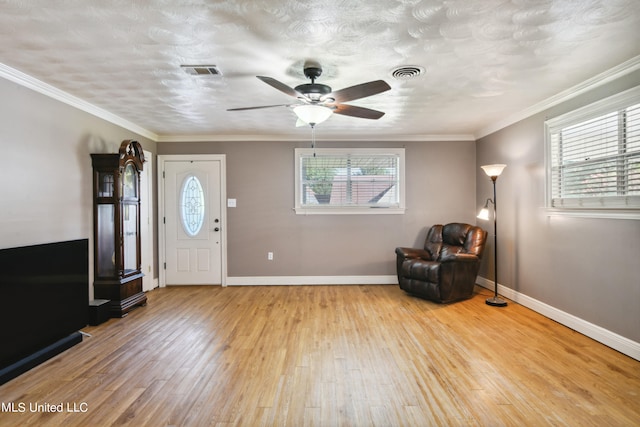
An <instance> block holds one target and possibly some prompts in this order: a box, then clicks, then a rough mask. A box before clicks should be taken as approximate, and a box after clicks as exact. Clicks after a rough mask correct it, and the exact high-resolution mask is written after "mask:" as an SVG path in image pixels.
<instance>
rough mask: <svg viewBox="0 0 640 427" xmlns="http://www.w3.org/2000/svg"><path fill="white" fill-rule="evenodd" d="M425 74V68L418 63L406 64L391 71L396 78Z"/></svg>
mask: <svg viewBox="0 0 640 427" xmlns="http://www.w3.org/2000/svg"><path fill="white" fill-rule="evenodd" d="M422 74H424V68H423V67H419V66H417V65H404V66H402V67H398V68H395V69H394V70H393V71H391V75H392V76H393V78H394V79H398V80H408V79H412V78H414V77H418V76H419V75H422Z"/></svg>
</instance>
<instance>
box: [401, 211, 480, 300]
mask: <svg viewBox="0 0 640 427" xmlns="http://www.w3.org/2000/svg"><path fill="white" fill-rule="evenodd" d="M486 241H487V232H486V231H484V230H483V229H482V228H480V227H476V226H473V225H469V224H461V223H451V224H446V225H439V224H438V225H434V226H433V227H431V229H430V230H429V232H428V233H427V238H426V240H425V242H424V249H414V248H396V256H397V272H398V283H399V285H400V288H401V289H403V290H404V291H405V292H407V293H410V294H414V295H417V296H420V297H423V298H426V299H429V300H433V301H436V302H439V303H449V302H454V301H458V300H462V299H466V298H470V297H471V296H472V295H473V287H474V286H475V283H476V276H477V275H478V270H479V269H480V259H481V258H482V252H483V251H484V246H485V243H486Z"/></svg>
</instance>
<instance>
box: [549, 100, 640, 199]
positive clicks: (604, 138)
mask: <svg viewBox="0 0 640 427" xmlns="http://www.w3.org/2000/svg"><path fill="white" fill-rule="evenodd" d="M546 128H547V153H548V156H547V157H548V163H549V166H548V167H547V173H548V190H549V191H548V198H549V200H548V203H549V206H550V207H553V208H567V209H638V208H640V90H639V88H635V89H632V90H630V91H626V92H623V93H622V94H619V95H616V96H613V97H610V98H607V99H605V100H603V101H600V102H598V103H596V104H593V105H590V106H588V107H585V108H583V109H580V110H577V111H575V112H572V113H568V114H566V115H564V116H561V117H558V118H555V119H552V120H549V121H548V122H547V123H546Z"/></svg>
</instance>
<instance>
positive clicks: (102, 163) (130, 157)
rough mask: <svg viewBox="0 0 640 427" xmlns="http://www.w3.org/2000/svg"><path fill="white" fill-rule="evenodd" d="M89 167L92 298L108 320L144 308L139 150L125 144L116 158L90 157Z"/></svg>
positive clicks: (136, 145)
mask: <svg viewBox="0 0 640 427" xmlns="http://www.w3.org/2000/svg"><path fill="white" fill-rule="evenodd" d="M91 162H92V165H93V195H94V196H93V223H94V231H93V242H94V251H93V256H94V282H93V289H94V297H95V298H96V299H107V300H109V301H110V307H109V311H110V315H111V317H123V316H125V315H127V313H129V311H130V310H132V309H133V308H134V307H136V306H139V305H145V304H146V303H147V296H146V295H145V294H144V292H142V277H143V276H144V274H143V273H142V271H141V269H140V265H141V255H140V171H141V170H142V167H143V163H144V153H143V151H142V146H141V145H140V143H139V142H137V141H132V140H125V141H123V142H122V144H121V145H120V149H119V151H118V153H117V154H91Z"/></svg>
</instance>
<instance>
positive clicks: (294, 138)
mask: <svg viewBox="0 0 640 427" xmlns="http://www.w3.org/2000/svg"><path fill="white" fill-rule="evenodd" d="M309 140H310V138H301V137H300V136H299V135H281V134H276V135H242V134H240V135H237V134H236V135H219V134H212V135H171V134H166V135H159V136H158V139H156V142H211V141H219V142H231V141H242V142H249V141H275V142H278V141H288V142H301V143H308V142H309ZM475 140H476V137H475V136H474V135H470V134H459V135H359V136H354V135H325V136H323V137H322V138H316V141H318V142H323V141H324V142H330V141H338V142H372V141H376V142H380V141H389V142H394V141H400V142H402V141H406V142H410V141H419V142H425V141H433V142H437V141H475Z"/></svg>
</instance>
